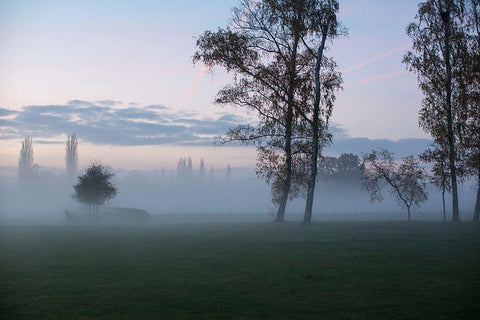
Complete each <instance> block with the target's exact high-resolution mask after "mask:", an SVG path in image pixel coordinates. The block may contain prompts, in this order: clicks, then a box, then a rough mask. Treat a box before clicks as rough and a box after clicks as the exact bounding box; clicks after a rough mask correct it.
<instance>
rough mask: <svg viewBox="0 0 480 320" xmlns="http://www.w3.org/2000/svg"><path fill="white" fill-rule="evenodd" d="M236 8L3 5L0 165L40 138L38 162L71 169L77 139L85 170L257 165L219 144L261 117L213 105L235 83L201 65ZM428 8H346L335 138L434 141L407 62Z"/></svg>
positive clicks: (368, 4)
mask: <svg viewBox="0 0 480 320" xmlns="http://www.w3.org/2000/svg"><path fill="white" fill-rule="evenodd" d="M236 3H237V1H229V0H222V1H210V0H206V1H186V0H183V1H119V0H117V1H101V0H98V1H13V0H12V1H9V0H4V1H1V2H0V45H1V48H2V50H0V108H1V109H0V159H1V160H0V165H15V164H16V161H17V158H18V151H19V141H20V138H21V137H23V136H25V135H28V134H32V135H33V136H34V141H37V144H36V149H35V155H36V159H37V161H38V162H39V163H40V164H44V165H49V164H50V165H54V166H63V152H64V149H63V145H62V144H61V143H57V144H55V142H63V141H64V139H65V135H66V134H67V133H69V132H72V131H77V133H78V135H79V138H80V141H81V145H80V146H81V148H80V159H81V164H82V163H83V164H86V163H88V162H89V161H91V160H92V159H91V157H92V156H90V155H93V154H95V155H96V156H98V157H99V158H101V159H106V160H105V161H109V162H110V163H112V164H113V165H122V166H126V167H132V168H133V167H135V166H136V165H137V164H138V158H137V157H133V156H131V153H130V152H128V151H126V150H132V148H133V149H135V148H136V149H135V150H137V151H136V152H135V154H138V153H148V154H152V155H155V156H158V157H163V159H164V162H165V163H166V166H173V165H174V163H175V161H176V160H175V159H178V158H179V157H180V156H183V155H185V154H189V153H193V154H196V155H197V156H198V157H205V158H207V160H206V161H207V162H210V163H212V165H217V166H219V165H221V163H227V162H228V163H232V164H237V165H252V164H254V161H255V153H254V152H252V151H245V150H243V151H231V150H230V149H226V150H230V151H228V152H226V151H218V150H217V149H218V148H214V147H212V146H211V145H212V142H211V141H212V137H213V136H215V135H216V134H221V133H223V132H224V131H225V130H226V128H227V127H228V126H229V125H234V124H236V123H241V122H244V121H249V119H251V118H252V116H253V115H247V114H246V113H243V112H241V111H238V110H235V109H232V108H228V107H225V108H221V107H219V106H215V105H213V104H212V101H213V98H214V96H215V94H216V92H217V91H218V90H219V89H220V88H221V87H222V86H223V85H224V84H226V83H228V81H229V79H230V76H229V75H226V74H225V73H224V72H223V71H222V70H215V71H214V72H213V73H207V72H205V70H204V68H202V66H201V65H197V66H195V67H194V66H193V65H192V58H191V57H192V55H193V52H194V50H195V37H196V36H198V35H199V34H201V33H202V32H203V31H205V30H208V29H216V28H217V27H224V26H226V25H227V23H228V19H229V17H230V9H231V8H232V7H233V6H234V5H235V4H236ZM418 3H419V1H417V0H402V1H397V0H345V1H341V2H340V5H341V13H340V18H341V19H342V21H343V23H344V24H345V26H346V27H347V28H348V30H349V36H348V37H346V38H344V39H340V40H338V41H336V42H334V43H333V45H332V46H331V47H332V48H331V50H330V52H329V55H333V56H334V57H335V59H336V60H337V62H338V65H339V68H340V70H342V71H343V72H344V91H343V92H342V93H340V94H339V97H338V101H337V104H336V107H335V109H334V115H333V119H332V120H333V122H334V124H335V130H336V132H339V133H341V134H340V135H338V136H337V140H341V139H343V140H345V139H353V138H359V137H365V138H368V139H369V140H374V139H389V140H399V139H407V138H425V137H426V136H425V134H424V133H423V132H422V131H421V130H420V129H418V122H417V113H418V109H419V107H420V102H421V95H420V92H419V90H418V88H417V83H416V80H415V76H414V75H413V74H410V73H408V72H406V69H405V66H404V65H403V64H402V63H401V58H402V56H403V54H404V53H405V52H406V51H407V50H408V48H409V44H410V41H409V39H408V37H407V36H406V35H405V28H406V26H407V24H408V23H409V22H411V21H412V20H413V18H414V16H415V14H416V9H417V5H418ZM108 102H110V104H109V103H108ZM88 103H90V104H91V105H90V106H89V105H88ZM154 105H157V106H162V108H160V109H152V108H149V106H154ZM33 106H35V107H33ZM62 106H63V108H62ZM60 109H61V111H62V112H63V113H62V112H57V111H58V110H60ZM119 109H120V110H119ZM66 111H68V112H70V113H68V115H66V114H65V112H66ZM71 119H75V121H73V125H72V121H70V120H71ZM88 119H91V121H90V122H89V121H87V120H88ZM139 119H143V120H148V121H143V122H141V123H140V122H139ZM67 120H69V121H67ZM102 123H103V124H102ZM136 137H137V138H136ZM145 137H147V138H145ZM356 141H360V140H356ZM362 141H365V140H362ZM193 145H195V147H192V146H193ZM133 146H136V147H133ZM129 147H130V149H128V148H129ZM82 148H83V149H82ZM182 148H183V149H182ZM192 148H195V149H194V150H193V149H192ZM233 149H234V148H233ZM82 150H83V155H84V156H83V157H82ZM102 150H103V151H102ZM212 150H216V151H212ZM212 153H214V154H216V157H211V159H208V157H209V156H211V154H212ZM87 155H89V156H87ZM119 158H122V161H121V162H120V160H119ZM129 158H131V159H130V160H128V159H129ZM239 159H241V160H239ZM156 164H158V160H157V161H156V162H153V161H152V163H149V164H145V165H146V166H155V165H156Z"/></svg>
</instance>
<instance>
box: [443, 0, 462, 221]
mask: <svg viewBox="0 0 480 320" xmlns="http://www.w3.org/2000/svg"><path fill="white" fill-rule="evenodd" d="M450 5H451V3H450V1H447V9H446V11H445V12H444V13H445V14H444V15H442V20H443V25H444V29H445V67H446V71H447V83H446V94H447V101H446V103H447V127H448V128H447V129H448V149H449V150H448V151H449V152H448V153H449V166H450V179H451V183H452V220H453V222H460V214H459V210H458V190H457V170H456V164H455V158H456V149H455V136H454V128H453V127H454V124H453V115H452V66H451V61H450V60H451V54H450Z"/></svg>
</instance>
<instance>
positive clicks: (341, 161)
mask: <svg viewBox="0 0 480 320" xmlns="http://www.w3.org/2000/svg"><path fill="white" fill-rule="evenodd" d="M318 176H319V177H320V178H324V179H331V180H333V179H335V180H342V181H349V182H356V181H360V180H361V178H362V176H363V167H362V164H361V161H360V159H359V157H358V156H357V155H355V154H352V153H342V154H341V155H340V156H339V157H338V158H335V157H323V158H322V160H321V161H320V162H319V164H318Z"/></svg>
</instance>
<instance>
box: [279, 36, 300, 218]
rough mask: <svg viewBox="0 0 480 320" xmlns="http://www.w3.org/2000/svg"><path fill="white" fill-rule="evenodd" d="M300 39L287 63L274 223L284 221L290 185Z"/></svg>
mask: <svg viewBox="0 0 480 320" xmlns="http://www.w3.org/2000/svg"><path fill="white" fill-rule="evenodd" d="M299 41H300V38H299V37H298V36H297V37H295V39H294V43H293V52H292V56H291V58H290V63H289V69H290V70H289V81H288V92H287V114H286V119H285V150H284V151H285V179H284V182H283V190H282V196H281V198H280V203H279V206H278V211H277V216H276V218H275V222H283V221H285V208H286V206H287V201H288V195H289V193H290V185H291V183H292V129H293V128H292V127H293V108H294V103H295V101H294V99H295V79H296V77H297V70H296V69H297V49H298V43H299Z"/></svg>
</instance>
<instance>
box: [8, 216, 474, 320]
mask: <svg viewBox="0 0 480 320" xmlns="http://www.w3.org/2000/svg"><path fill="white" fill-rule="evenodd" d="M479 314H480V227H479V226H478V225H472V224H469V223H464V224H460V225H454V224H446V225H445V224H440V223H438V224H437V223H410V224H409V223H400V222H392V223H360V222H357V223H355V222H349V223H330V222H329V223H316V224H313V225H312V226H308V227H306V226H302V225H299V224H293V223H286V224H281V225H278V224H272V223H260V224H219V225H202V224H199V225H174V226H151V227H120V226H116V227H115V226H111V227H107V226H15V227H12V226H2V227H0V319H474V318H477V316H478V315H479Z"/></svg>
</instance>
